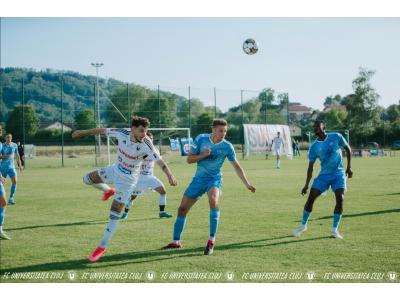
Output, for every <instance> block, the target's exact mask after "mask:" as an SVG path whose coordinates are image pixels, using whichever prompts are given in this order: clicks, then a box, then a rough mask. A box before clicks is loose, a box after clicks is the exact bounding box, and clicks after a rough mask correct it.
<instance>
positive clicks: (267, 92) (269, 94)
mask: <svg viewBox="0 0 400 300" xmlns="http://www.w3.org/2000/svg"><path fill="white" fill-rule="evenodd" d="M274 94H275V91H274V90H273V89H271V88H264V89H263V90H262V91H261V93H260V94H259V95H258V99H260V101H261V111H263V112H265V110H266V109H268V107H269V106H271V105H272V102H274V101H275V95H274Z"/></svg>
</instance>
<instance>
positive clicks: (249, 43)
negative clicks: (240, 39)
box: [243, 39, 258, 55]
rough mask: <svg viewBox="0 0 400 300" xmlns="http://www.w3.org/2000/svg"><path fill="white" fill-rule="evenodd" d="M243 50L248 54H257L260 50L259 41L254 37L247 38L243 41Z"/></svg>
mask: <svg viewBox="0 0 400 300" xmlns="http://www.w3.org/2000/svg"><path fill="white" fill-rule="evenodd" d="M243 51H244V53H246V54H248V55H253V54H256V53H257V51H258V46H257V43H256V41H255V40H254V39H247V40H245V41H244V43H243Z"/></svg>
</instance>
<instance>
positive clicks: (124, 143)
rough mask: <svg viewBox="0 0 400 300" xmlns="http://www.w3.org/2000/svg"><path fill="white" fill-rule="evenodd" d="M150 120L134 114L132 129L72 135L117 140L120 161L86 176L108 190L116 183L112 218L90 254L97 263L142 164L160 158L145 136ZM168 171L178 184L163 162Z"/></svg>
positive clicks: (104, 130) (93, 130) (97, 186)
mask: <svg viewBox="0 0 400 300" xmlns="http://www.w3.org/2000/svg"><path fill="white" fill-rule="evenodd" d="M149 125H150V122H149V120H148V119H146V118H142V117H137V116H134V117H133V118H132V124H131V130H126V129H117V128H111V129H109V128H96V129H89V130H77V131H75V132H73V133H72V137H73V138H78V137H81V136H86V135H99V134H106V135H108V136H111V137H115V138H117V140H118V150H117V156H118V157H117V161H116V162H115V163H114V164H113V165H111V166H108V167H105V168H103V169H100V170H97V171H93V172H90V173H88V174H87V175H85V176H84V177H83V182H84V183H86V184H88V185H93V186H94V187H95V188H97V189H100V190H102V191H103V192H108V191H109V190H110V187H109V186H108V185H107V184H108V183H114V185H115V189H116V191H115V194H114V195H113V203H112V205H111V209H110V221H109V223H108V225H107V227H106V229H105V231H104V235H103V239H102V240H101V241H100V244H99V245H98V247H97V248H96V249H95V250H94V252H93V253H92V255H90V256H89V261H90V262H96V261H98V260H99V259H100V257H101V256H102V255H103V254H104V253H105V252H106V247H107V245H108V243H109V241H110V240H111V238H112V236H113V234H114V233H115V231H116V229H117V226H118V221H119V218H120V213H121V212H122V210H123V208H124V206H125V204H127V203H128V202H129V201H130V198H131V194H132V192H133V190H134V188H135V185H136V183H137V181H138V178H139V172H140V165H141V163H142V162H143V160H144V159H145V158H147V157H151V158H152V159H154V160H155V161H157V160H159V159H160V155H159V153H158V151H157V150H156V149H155V148H154V146H153V143H152V142H151V140H150V139H149V138H147V137H146V132H147V129H148V127H149ZM164 169H167V170H168V171H167V172H168V174H169V176H168V177H169V181H170V183H171V184H172V185H176V184H177V182H176V179H175V177H174V176H173V175H172V173H171V172H170V171H169V169H168V167H167V166H166V165H164Z"/></svg>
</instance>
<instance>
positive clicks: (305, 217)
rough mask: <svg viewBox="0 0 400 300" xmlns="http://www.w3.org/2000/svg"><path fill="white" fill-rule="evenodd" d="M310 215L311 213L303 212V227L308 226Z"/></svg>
mask: <svg viewBox="0 0 400 300" xmlns="http://www.w3.org/2000/svg"><path fill="white" fill-rule="evenodd" d="M310 215H311V211H306V210H303V219H301V224H302V225H306V224H307V222H308V218H309V217H310Z"/></svg>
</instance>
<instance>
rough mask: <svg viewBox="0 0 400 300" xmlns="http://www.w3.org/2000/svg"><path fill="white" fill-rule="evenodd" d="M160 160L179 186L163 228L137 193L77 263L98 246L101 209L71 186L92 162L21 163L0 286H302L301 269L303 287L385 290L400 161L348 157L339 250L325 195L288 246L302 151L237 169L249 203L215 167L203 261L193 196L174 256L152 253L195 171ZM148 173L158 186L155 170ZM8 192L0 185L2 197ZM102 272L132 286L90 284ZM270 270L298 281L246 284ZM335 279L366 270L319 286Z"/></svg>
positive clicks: (204, 211) (397, 259) (396, 224)
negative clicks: (209, 248) (101, 252)
mask: <svg viewBox="0 0 400 300" xmlns="http://www.w3.org/2000/svg"><path fill="white" fill-rule="evenodd" d="M165 158H166V160H167V161H168V162H169V165H170V167H171V169H172V170H173V172H174V173H175V175H176V177H177V178H178V180H179V186H178V187H176V188H172V187H168V203H167V210H168V211H169V212H172V213H173V214H174V218H171V219H167V220H166V219H159V218H158V197H157V194H156V193H151V192H148V193H146V194H145V195H144V196H143V197H141V198H140V199H139V201H137V203H136V204H135V206H134V208H133V209H132V211H131V213H130V216H129V218H128V220H126V221H121V222H120V225H119V228H118V230H117V232H116V234H115V235H114V237H113V239H112V241H111V243H110V245H109V248H108V252H107V253H106V255H105V256H104V257H103V258H102V259H101V260H100V261H99V262H98V263H95V264H89V263H87V256H88V255H89V254H90V253H91V252H92V251H93V249H94V248H95V247H96V245H97V244H98V242H99V241H100V239H101V237H102V234H103V230H104V228H105V226H106V224H107V223H108V214H109V206H110V203H101V201H100V200H99V199H100V195H101V194H100V192H99V191H97V190H95V189H93V188H90V187H88V186H85V185H84V184H83V183H82V180H81V178H82V176H83V175H84V174H85V173H87V172H88V171H90V170H93V169H94V167H93V166H92V165H91V164H92V163H93V158H87V159H76V158H75V159H72V158H70V159H66V161H65V163H66V167H65V168H59V165H60V160H59V159H57V160H56V159H49V158H48V159H46V158H42V159H40V158H38V159H35V160H29V161H28V169H27V170H26V171H24V172H23V173H22V174H20V176H19V185H18V190H17V194H16V201H17V204H16V205H15V206H9V207H7V213H6V221H5V225H4V228H5V231H6V232H7V233H8V234H9V235H10V237H11V238H12V240H9V241H1V281H2V282H72V281H70V280H69V278H68V276H67V274H68V273H67V272H68V271H74V272H76V274H77V276H78V277H76V278H75V279H76V280H75V281H74V282H149V280H148V279H147V278H146V276H145V275H146V273H147V272H149V271H153V272H155V273H156V277H155V279H154V282H229V280H228V279H227V278H226V277H225V276H226V273H227V272H233V273H234V276H235V277H234V279H233V282H309V280H308V279H307V278H306V275H305V274H306V273H307V272H310V271H312V272H315V274H316V277H315V279H314V280H313V282H390V280H389V279H388V277H387V273H388V272H390V271H395V272H397V274H398V276H399V275H400V254H399V253H400V234H399V232H400V217H399V216H400V156H396V157H383V158H354V159H353V170H354V178H353V179H350V180H349V181H348V192H347V193H346V198H345V209H344V217H343V219H342V222H341V227H340V229H341V233H342V234H343V236H344V240H335V239H332V238H329V233H330V228H331V224H332V217H331V216H332V212H333V207H334V204H335V200H334V197H333V194H332V193H330V192H329V193H328V194H327V196H325V197H320V198H319V199H318V200H317V202H316V203H315V206H314V212H313V214H312V217H311V221H310V223H309V229H308V231H307V232H306V233H304V234H303V235H302V236H301V237H299V238H294V237H291V236H290V234H291V231H292V230H293V229H294V228H295V227H296V226H297V225H298V224H299V220H300V216H301V212H302V209H303V205H304V202H305V200H306V197H302V196H301V195H300V190H301V188H302V186H303V184H304V180H305V175H306V174H305V173H306V168H307V161H306V160H305V157H304V152H303V156H302V157H301V158H295V159H294V160H293V161H288V160H283V161H282V168H281V169H280V170H276V169H275V168H274V161H273V160H272V159H269V160H265V158H263V157H251V158H250V159H249V160H245V161H242V160H241V161H240V162H241V164H242V166H243V168H244V169H245V171H246V173H247V176H248V178H249V179H250V181H251V182H252V183H253V184H254V185H255V186H256V187H257V192H256V193H255V194H252V193H250V192H249V191H247V190H246V189H245V187H244V186H243V185H242V184H241V182H240V180H239V179H238V178H237V176H236V175H235V173H234V170H233V168H232V167H231V165H230V164H229V163H227V162H226V163H225V165H224V169H223V172H224V186H223V195H222V198H221V201H220V208H221V218H220V225H219V230H218V233H217V243H216V248H215V252H214V254H213V256H210V257H206V256H204V255H203V249H204V246H205V244H206V242H207V238H208V233H209V219H208V213H209V209H208V201H207V199H206V198H204V197H203V198H202V199H201V200H200V201H198V203H197V204H196V205H195V206H194V207H193V209H192V210H191V212H190V213H189V215H188V220H187V224H186V228H185V231H184V233H183V244H184V248H183V249H179V250H170V251H161V250H159V249H160V248H161V247H162V246H164V245H165V244H166V243H168V242H169V241H170V240H171V238H172V229H173V224H174V221H175V216H176V210H177V208H178V205H179V203H180V199H181V197H182V194H183V191H184V189H185V188H186V186H187V184H188V183H189V181H190V179H191V177H192V176H193V174H194V169H195V166H194V165H188V164H186V163H185V162H184V161H183V159H181V158H177V157H171V156H170V157H169V156H168V155H167V156H165ZM317 171H318V170H315V173H314V175H316V172H317ZM156 174H157V176H158V177H159V178H160V179H162V180H163V181H164V182H167V180H166V178H165V176H164V174H162V173H161V171H160V170H159V169H157V167H156ZM9 189H10V181H9V180H7V184H6V190H7V194H8V193H9ZM20 272H48V273H46V274H50V275H48V276H51V277H47V278H45V279H35V278H33V277H32V278H30V279H14V278H12V277H11V276H13V274H21V273H20ZM104 272H113V273H114V274H115V273H127V274H131V273H138V274H136V275H138V276H139V277H140V276H141V277H140V278H139V279H134V278H129V276H130V275H129V276H128V278H125V279H107V278H103V279H101V278H97V279H96V278H94V277H90V276H95V275H96V276H98V275H99V273H100V274H101V273H103V275H104V274H105V273H104ZM173 272H190V273H191V274H193V272H208V276H209V277H207V279H200V280H194V279H187V278H186V279H171V277H168V276H171V274H176V273H173ZM272 272H279V273H281V274H284V273H288V274H292V273H296V274H297V275H298V277H300V278H298V277H297V278H293V277H291V278H287V279H279V278H278V279H265V278H264V279H257V278H253V277H252V278H253V279H252V280H250V279H249V278H250V276H252V275H249V274H248V273H272ZM336 272H343V273H355V272H357V273H358V272H365V273H369V274H371V275H370V276H378V279H374V278H371V277H370V278H369V279H362V280H360V279H355V280H341V279H330V278H324V276H325V274H326V273H336ZM210 273H212V274H210ZM372 273H376V274H375V275H373V274H372ZM29 274H31V275H32V276H33V274H34V273H29ZM108 274H111V273H108ZM163 274H164V275H163ZM246 274H247V275H246ZM379 274H380V275H379ZM382 274H384V277H383V278H379V276H381V275H382ZM14 276H15V275H14ZM43 276H44V275H43ZM57 276H60V278H56V277H57ZM61 276H63V277H62V278H61ZM109 276H111V275H109ZM162 276H167V277H166V278H167V279H165V277H162ZM212 276H214V277H213V278H216V279H213V278H211V277H212ZM291 276H292V275H291ZM382 276H383V275H382ZM53 277H54V278H53ZM398 280H399V278H398V277H397V282H398Z"/></svg>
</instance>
